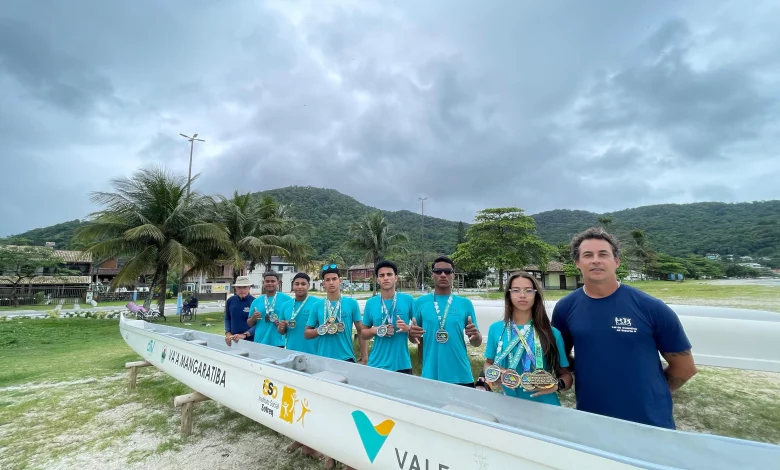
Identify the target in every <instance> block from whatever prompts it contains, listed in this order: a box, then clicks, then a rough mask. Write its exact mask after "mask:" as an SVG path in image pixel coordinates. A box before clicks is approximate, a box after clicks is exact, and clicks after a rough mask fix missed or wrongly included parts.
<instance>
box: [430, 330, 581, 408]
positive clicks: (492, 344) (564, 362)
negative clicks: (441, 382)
mask: <svg viewBox="0 0 780 470" xmlns="http://www.w3.org/2000/svg"><path fill="white" fill-rule="evenodd" d="M504 325H505V323H504V321H503V320H501V321H497V322H495V323H493V324H492V325H490V329H489V330H488V338H487V345H486V346H485V359H490V360H491V361H494V360H495V359H496V350H497V349H498V341H499V340H500V339H501V338H502V337H503V339H504V344H503V347H504V348H506V346H507V344H508V341H507V332H505V331H504ZM518 327H519V328H520V329H522V328H523V327H522V326H520V325H518ZM552 331H553V337H555V345H556V346H557V347H558V361H559V362H560V364H561V367H569V360H568V359H567V358H566V352H565V350H564V348H563V337H562V336H561V332H560V331H558V329H557V328H554V327H553V329H552ZM502 335H503V336H502ZM426 347H427V345H426ZM516 351H525V348H523V344H522V343H517V346H515V348H514V349H513V351H512V353H511V354H512V355H514V354H516ZM525 354H526V353H525V352H523V355H525ZM496 365H498V366H499V367H502V368H504V369H507V368H509V355H507V356H506V357H504V358H503V359H501V361H500V362H499V363H498V364H496ZM517 368H518V369H519V370H518V371H517V373H518V374H522V373H523V358H522V357H521V358H520V363H519V364H518V366H517ZM544 369H545V370H547V372H553V373H554V371H551V370H550V369H549V367H548V366H547V364H545V367H544ZM499 380H501V379H499ZM502 388H503V389H504V392H505V393H506V394H507V396H510V397H516V398H524V399H526V400H531V401H538V402H540V403H547V404H549V405H558V406H560V405H561V401H560V400H559V399H558V394H557V393H550V394H548V395H541V396H538V397H531V395H533V394H534V393H536V392H526V391H525V390H523V387H517V388H516V389H514V390H512V389H511V388H507V387H504V386H503V385H502Z"/></svg>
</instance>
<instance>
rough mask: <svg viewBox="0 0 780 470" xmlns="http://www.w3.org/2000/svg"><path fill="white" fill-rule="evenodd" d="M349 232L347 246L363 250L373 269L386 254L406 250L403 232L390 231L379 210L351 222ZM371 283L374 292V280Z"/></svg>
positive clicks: (405, 237)
mask: <svg viewBox="0 0 780 470" xmlns="http://www.w3.org/2000/svg"><path fill="white" fill-rule="evenodd" d="M349 234H350V235H351V236H352V239H351V240H349V241H347V247H349V248H351V249H353V250H357V251H362V252H364V253H365V260H366V263H371V264H372V267H373V268H374V269H376V263H378V262H379V261H381V260H382V258H384V257H385V256H386V255H388V254H394V253H404V252H406V251H407V249H406V248H405V247H404V246H403V245H402V244H403V243H406V242H408V241H409V238H408V237H407V236H406V235H404V234H403V233H390V226H389V224H388V223H387V219H386V218H385V217H384V216H383V215H382V213H381V212H374V213H371V214H368V215H366V216H365V217H363V219H361V220H359V221H357V222H354V223H352V225H350V226H349ZM373 285H374V289H373V291H374V293H376V282H374V283H373Z"/></svg>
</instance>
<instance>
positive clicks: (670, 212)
mask: <svg viewBox="0 0 780 470" xmlns="http://www.w3.org/2000/svg"><path fill="white" fill-rule="evenodd" d="M256 194H257V195H260V194H269V195H271V196H273V197H275V198H276V199H277V200H279V201H280V202H281V203H283V204H289V205H290V206H291V207H292V213H293V215H294V216H295V217H297V218H299V219H300V220H303V221H307V222H309V223H310V224H311V225H312V226H313V227H314V230H313V231H312V233H311V235H310V237H309V242H310V243H311V245H312V246H313V247H314V248H315V249H316V250H317V255H318V256H321V255H327V254H329V253H330V252H332V251H334V250H337V249H338V248H339V247H341V246H342V244H343V243H344V241H346V240H347V238H348V236H349V235H348V231H347V230H348V227H349V224H350V223H352V222H354V221H356V220H357V219H359V218H360V217H362V216H363V215H365V214H367V213H368V212H370V211H373V210H377V209H376V208H373V207H370V206H367V205H365V204H362V203H361V202H359V201H357V200H356V199H354V198H352V197H350V196H347V195H345V194H342V193H340V192H338V191H336V190H334V189H323V188H313V187H302V186H290V187H286V188H279V189H272V190H268V191H264V192H261V193H256ZM382 212H383V214H384V215H385V217H387V219H388V221H389V222H390V224H391V225H392V227H393V228H394V229H395V230H397V231H399V232H403V233H406V234H407V235H408V236H409V239H410V248H411V249H412V250H417V249H419V245H420V214H419V213H414V212H410V211H396V212H390V211H382ZM532 217H533V218H534V219H535V220H536V224H537V229H538V233H539V236H540V237H541V238H542V239H543V240H544V241H546V242H548V243H550V244H553V245H556V244H559V243H567V242H569V241H570V240H571V237H572V235H574V234H575V233H577V232H579V231H581V230H584V229H585V228H587V227H590V226H593V225H599V218H601V217H612V223H611V224H610V225H609V227H608V228H609V230H610V231H611V232H614V233H615V234H617V235H618V236H619V237H620V239H621V240H622V242H623V243H624V244H629V243H630V240H631V235H630V233H631V231H632V230H634V229H641V230H644V232H645V235H646V237H647V239H648V241H649V243H650V246H651V247H652V248H653V249H654V250H656V251H660V252H663V253H668V254H671V255H675V256H684V255H686V254H689V253H695V254H700V255H704V254H707V253H720V254H721V255H726V254H734V255H738V256H742V255H753V256H780V201H765V202H752V203H736V204H727V203H720V202H702V203H694V204H661V205H654V206H645V207H638V208H634V209H626V210H622V211H617V212H612V213H607V214H596V213H593V212H587V211H579V210H566V209H560V210H553V211H547V212H541V213H539V214H535V215H533V216H532ZM464 222H470V221H464ZM84 223H86V222H83V221H78V220H74V221H70V222H65V223H61V224H57V225H53V226H51V227H44V228H39V229H35V230H30V231H29V232H25V233H22V234H19V235H16V236H15V237H10V238H8V239H5V240H2V239H0V242H4V243H11V242H14V243H15V242H23V241H25V240H26V241H27V242H29V243H30V244H33V245H43V244H44V243H45V242H47V241H53V242H56V243H57V247H58V248H60V249H68V248H79V247H77V246H74V245H73V244H72V243H71V242H70V240H71V236H72V235H73V233H74V232H75V230H76V229H77V228H79V227H80V226H81V225H83V224H84ZM465 228H467V226H465V227H464V229H465ZM457 233H458V222H455V221H449V220H444V219H437V218H432V217H428V216H426V217H425V245H426V249H427V250H428V251H434V252H437V253H453V252H454V251H455V246H456V242H457Z"/></svg>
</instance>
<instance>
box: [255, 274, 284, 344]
mask: <svg viewBox="0 0 780 470" xmlns="http://www.w3.org/2000/svg"><path fill="white" fill-rule="evenodd" d="M263 290H264V291H265V294H263V295H261V296H260V297H258V298H257V299H255V301H254V302H252V306H251V307H250V313H251V315H252V316H250V317H249V319H248V320H247V323H248V324H249V326H254V327H255V343H261V344H267V345H268V346H276V347H279V348H283V347H284V336H282V335H280V334H279V332H278V331H277V329H276V324H277V323H279V310H280V309H281V308H282V307H283V306H284V304H286V303H287V302H292V297H290V296H289V295H287V294H285V293H284V292H279V274H277V272H276V271H273V270H270V271H266V272H265V273H264V274H263Z"/></svg>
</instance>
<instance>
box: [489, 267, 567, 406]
mask: <svg viewBox="0 0 780 470" xmlns="http://www.w3.org/2000/svg"><path fill="white" fill-rule="evenodd" d="M506 284H507V289H506V292H505V293H504V319H503V320H499V321H497V322H495V323H493V324H492V325H490V329H489V330H488V339H487V346H486V347H485V370H484V371H483V372H484V375H485V376H486V380H487V381H488V382H490V385H491V388H493V389H494V390H497V391H501V392H502V393H504V394H505V395H508V396H512V397H517V398H524V399H526V400H533V401H538V402H542V403H547V404H550V405H557V406H560V404H561V402H560V400H559V399H558V396H557V395H556V392H559V391H563V390H566V389H569V388H571V384H572V382H573V380H574V379H573V377H572V375H571V372H569V370H568V369H567V367H568V366H569V361H568V359H567V358H566V352H565V349H564V345H563V338H561V333H560V332H559V331H558V329H557V328H553V327H552V326H550V318H549V317H548V316H547V309H545V307H544V295H543V293H542V287H541V286H540V285H539V281H537V280H536V279H535V278H534V277H533V276H532V275H530V274H528V273H526V272H517V273H514V274H512V275H511V276H509V280H508V281H507V283H506ZM535 371H544V372H546V373H547V376H546V377H547V378H549V379H550V381H551V382H552V381H553V379H556V377H557V380H554V383H550V384H545V386H546V388H541V389H540V388H536V389H531V388H532V385H533V384H524V380H523V379H522V378H523V377H524V376H525V377H528V375H526V374H532V373H534V372H535ZM491 372H492V373H493V374H494V375H492V376H491ZM553 373H554V374H555V375H554V376H553ZM491 380H492V381H491ZM524 385H526V387H527V388H529V389H530V390H526V389H525V388H526V387H524Z"/></svg>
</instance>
